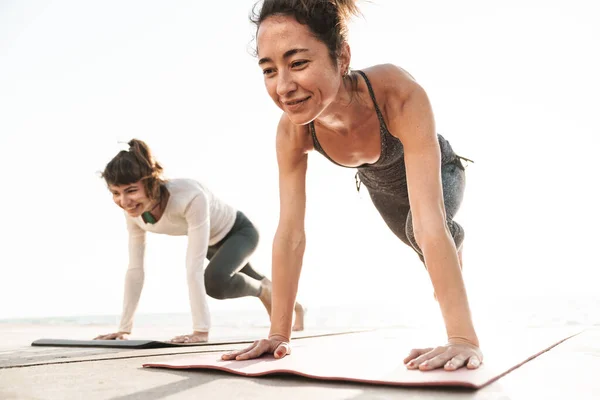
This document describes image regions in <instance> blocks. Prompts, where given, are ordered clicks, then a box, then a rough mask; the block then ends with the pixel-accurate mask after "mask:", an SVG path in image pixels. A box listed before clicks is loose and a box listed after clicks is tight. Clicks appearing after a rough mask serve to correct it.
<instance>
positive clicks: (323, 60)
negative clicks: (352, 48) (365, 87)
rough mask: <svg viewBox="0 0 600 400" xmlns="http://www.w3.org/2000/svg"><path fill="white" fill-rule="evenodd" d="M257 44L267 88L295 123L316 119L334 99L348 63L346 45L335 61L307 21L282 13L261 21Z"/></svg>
mask: <svg viewBox="0 0 600 400" xmlns="http://www.w3.org/2000/svg"><path fill="white" fill-rule="evenodd" d="M257 45H258V58H259V66H260V67H261V69H262V71H263V74H264V80H265V86H266V88H267V92H268V93H269V96H271V98H272V99H273V101H274V102H275V104H276V105H277V106H278V107H279V108H281V109H282V110H283V111H284V112H285V113H286V114H287V115H288V117H289V118H290V120H291V121H292V122H293V123H294V124H296V125H304V124H307V123H309V122H311V121H313V120H314V119H315V118H317V117H318V116H319V115H320V114H321V113H322V112H323V110H325V109H326V108H327V106H329V105H330V104H331V103H332V102H333V101H334V100H335V98H336V96H337V94H338V92H339V90H340V87H342V86H343V85H342V82H343V79H342V73H341V71H345V70H346V69H347V67H348V63H349V50H347V46H345V47H344V50H343V51H342V55H341V56H340V58H339V60H337V61H336V62H335V63H334V62H333V60H332V59H331V56H330V54H329V50H328V48H327V46H326V45H325V44H324V43H323V42H321V41H320V40H318V39H317V38H315V36H314V35H313V34H312V33H311V31H310V29H309V27H308V26H307V25H304V24H301V23H299V22H298V21H296V19H295V18H294V17H291V16H279V15H277V16H271V17H268V18H267V19H265V20H264V21H263V22H262V23H261V24H260V27H259V29H258V34H257Z"/></svg>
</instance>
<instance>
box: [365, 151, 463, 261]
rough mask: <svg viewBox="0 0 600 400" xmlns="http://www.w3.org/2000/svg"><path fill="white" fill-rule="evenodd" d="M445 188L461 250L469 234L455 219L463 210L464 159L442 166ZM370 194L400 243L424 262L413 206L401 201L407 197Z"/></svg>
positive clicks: (448, 217)
mask: <svg viewBox="0 0 600 400" xmlns="http://www.w3.org/2000/svg"><path fill="white" fill-rule="evenodd" d="M442 187H443V190H444V205H445V207H446V223H447V225H448V229H449V230H450V233H451V234H452V238H454V243H455V245H456V248H457V249H460V246H461V245H462V243H463V240H464V237H465V231H464V229H463V228H462V226H460V225H459V224H458V223H457V222H456V221H454V219H453V218H454V216H455V215H456V213H457V211H458V209H459V208H460V204H461V203H462V199H463V194H464V191H465V170H464V167H463V166H462V164H460V160H458V159H457V160H456V161H455V162H453V163H450V164H446V165H444V166H442ZM369 193H370V196H371V199H372V200H373V204H374V205H375V208H377V211H379V214H381V217H382V218H383V220H384V221H385V223H386V224H387V226H388V227H389V228H390V229H391V230H392V232H394V234H395V235H396V236H398V238H399V239H400V240H402V241H403V242H404V243H406V244H407V245H409V246H411V247H412V248H413V249H414V250H415V251H416V252H417V254H418V255H419V258H420V259H421V261H424V259H423V253H422V252H421V249H420V248H419V246H418V245H417V241H416V239H415V234H414V230H413V224H412V213H411V212H410V205H408V204H405V202H401V201H398V200H397V199H398V198H399V197H404V198H406V196H393V195H390V194H384V193H379V192H373V193H371V192H369Z"/></svg>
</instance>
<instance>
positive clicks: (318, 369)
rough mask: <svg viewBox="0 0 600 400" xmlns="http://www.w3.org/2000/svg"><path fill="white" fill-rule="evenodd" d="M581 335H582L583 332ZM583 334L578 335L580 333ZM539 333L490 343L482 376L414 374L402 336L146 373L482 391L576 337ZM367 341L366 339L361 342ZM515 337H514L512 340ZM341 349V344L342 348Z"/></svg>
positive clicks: (185, 362)
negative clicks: (201, 372) (200, 372)
mask: <svg viewBox="0 0 600 400" xmlns="http://www.w3.org/2000/svg"><path fill="white" fill-rule="evenodd" d="M578 333H579V332H578ZM575 334H577V333H575ZM575 334H573V332H570V334H567V333H565V332H564V331H563V332H562V333H556V332H548V331H545V330H542V329H537V330H533V331H529V332H527V334H525V336H524V334H523V333H520V334H513V335H500V336H498V337H496V338H495V340H489V341H486V346H485V348H484V351H485V352H486V354H484V362H483V364H482V365H481V366H480V367H479V369H476V370H467V369H466V368H461V369H459V370H456V371H444V370H432V371H419V370H408V369H406V366H405V365H404V363H403V362H402V359H403V358H404V357H405V356H406V354H405V353H408V350H409V349H408V345H406V344H405V343H410V342H409V341H405V340H403V336H404V337H405V338H406V337H407V335H406V334H404V335H403V334H402V332H399V333H397V334H396V335H393V336H394V337H390V336H389V335H387V337H383V338H379V339H377V338H376V337H374V336H373V335H369V334H357V335H352V338H348V339H347V340H343V339H342V340H337V341H331V340H329V341H327V342H326V343H323V344H322V345H319V344H317V343H314V341H311V343H310V344H302V345H293V347H292V354H291V355H288V356H286V357H284V358H283V359H280V360H275V359H274V358H273V357H272V356H267V357H264V358H260V359H255V360H246V361H222V360H221V354H223V353H222V352H220V353H205V354H198V355H197V354H194V355H190V356H187V357H179V358H174V359H171V360H165V361H164V362H160V363H147V364H143V367H146V368H149V367H154V368H173V369H216V370H222V371H226V372H229V373H232V374H237V375H243V376H263V375H270V374H294V375H300V376H303V377H307V378H312V379H319V380H333V381H349V382H360V383H367V384H375V385H396V386H459V387H466V388H473V389H479V388H482V387H484V386H486V385H488V384H489V383H491V382H493V381H495V380H497V379H499V378H500V377H502V376H504V375H506V374H507V373H509V372H510V371H512V370H514V369H515V368H517V367H519V366H521V365H522V364H524V363H526V362H528V361H530V360H532V359H533V358H535V357H537V356H539V355H540V354H542V353H544V352H546V351H548V350H550V349H551V348H553V347H554V346H556V345H558V344H560V343H561V342H563V341H565V340H567V339H568V338H570V337H572V336H575ZM361 336H362V339H361ZM511 336H512V337H511ZM336 343H338V344H336Z"/></svg>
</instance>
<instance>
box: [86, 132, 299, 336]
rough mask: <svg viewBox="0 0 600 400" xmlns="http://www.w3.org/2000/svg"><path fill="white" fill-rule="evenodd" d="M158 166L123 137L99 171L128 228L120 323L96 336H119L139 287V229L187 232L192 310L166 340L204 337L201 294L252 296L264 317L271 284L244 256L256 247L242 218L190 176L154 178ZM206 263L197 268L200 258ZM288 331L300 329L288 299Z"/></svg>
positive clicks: (206, 326) (143, 148) (206, 323)
mask: <svg viewBox="0 0 600 400" xmlns="http://www.w3.org/2000/svg"><path fill="white" fill-rule="evenodd" d="M162 172H163V168H162V167H161V165H160V164H158V163H157V162H156V161H155V160H154V159H153V157H152V154H151V152H150V149H149V148H148V146H147V145H146V143H144V142H143V141H141V140H137V139H133V140H131V141H130V142H129V150H128V151H125V150H123V151H120V152H119V153H118V154H117V155H116V156H115V157H114V158H113V159H112V160H111V161H110V162H109V163H108V164H107V165H106V168H105V170H104V172H103V173H102V177H103V178H104V179H105V181H106V184H107V185H108V188H109V190H110V192H111V193H112V195H113V200H114V202H115V203H116V204H117V205H118V206H119V207H121V208H122V209H123V210H125V218H126V222H127V230H128V232H129V267H128V269H127V273H126V276H125V295H124V301H123V313H122V316H121V323H120V326H119V329H118V332H116V333H110V334H106V335H100V336H98V337H96V339H127V335H128V334H130V333H131V330H132V326H133V317H134V314H135V310H136V308H137V305H138V302H139V299H140V294H141V292H142V286H143V284H144V251H145V238H146V232H154V233H162V234H167V235H175V236H181V235H187V236H188V247H187V255H186V274H187V283H188V287H189V298H190V307H191V311H192V320H193V332H192V334H188V335H182V336H177V337H175V338H174V339H172V341H173V342H182V343H194V342H204V341H207V340H208V332H209V330H210V313H209V309H208V305H207V302H206V295H209V296H211V297H213V298H216V299H231V298H237V297H245V296H254V297H258V298H259V299H260V300H261V302H262V303H263V304H264V306H265V308H266V309H267V312H268V313H269V316H270V315H271V282H270V281H269V280H268V279H267V278H266V277H265V276H264V275H262V274H260V273H259V272H257V271H256V270H254V269H253V268H252V266H251V265H250V263H249V262H248V259H249V258H250V256H251V255H252V253H253V252H254V250H255V249H256V247H257V245H258V238H259V235H258V231H257V230H256V228H255V227H254V225H253V224H252V222H250V220H249V219H248V218H247V217H246V216H245V215H244V214H243V213H242V212H241V211H238V210H236V209H235V208H233V207H232V206H231V205H229V204H227V203H225V202H223V201H222V200H220V199H219V198H218V197H217V196H215V195H214V194H213V193H212V192H211V191H210V190H209V189H208V188H207V187H206V186H204V185H202V184H201V183H199V182H197V181H195V180H192V179H170V180H165V179H163V178H162ZM206 258H208V259H209V260H210V261H209V264H208V266H207V267H206V271H204V261H205V259H206ZM295 311H296V320H295V325H294V329H295V330H302V329H303V327H304V310H303V308H302V306H301V305H300V304H299V303H296V307H295Z"/></svg>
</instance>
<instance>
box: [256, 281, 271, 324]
mask: <svg viewBox="0 0 600 400" xmlns="http://www.w3.org/2000/svg"><path fill="white" fill-rule="evenodd" d="M260 286H261V289H260V295H259V296H258V298H259V299H260V301H261V302H262V303H263V306H265V308H266V309H267V313H268V314H269V321H270V320H271V304H272V303H271V295H272V294H273V284H272V283H271V281H270V280H268V279H267V278H264V279H263V280H262V281H260Z"/></svg>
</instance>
